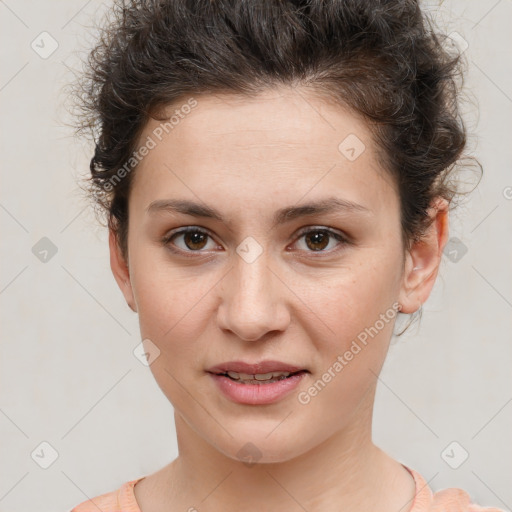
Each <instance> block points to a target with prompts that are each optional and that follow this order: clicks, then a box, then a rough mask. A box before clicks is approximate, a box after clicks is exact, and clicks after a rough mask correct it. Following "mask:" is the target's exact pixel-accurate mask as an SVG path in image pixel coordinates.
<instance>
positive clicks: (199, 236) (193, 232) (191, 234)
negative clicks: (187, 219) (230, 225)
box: [162, 228, 216, 253]
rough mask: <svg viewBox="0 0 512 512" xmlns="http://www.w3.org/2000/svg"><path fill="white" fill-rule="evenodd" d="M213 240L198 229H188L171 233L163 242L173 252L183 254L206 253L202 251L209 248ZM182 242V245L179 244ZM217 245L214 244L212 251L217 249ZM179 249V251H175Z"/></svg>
mask: <svg viewBox="0 0 512 512" xmlns="http://www.w3.org/2000/svg"><path fill="white" fill-rule="evenodd" d="M209 239H211V236H210V235H209V234H208V233H207V232H205V231H203V230H201V229H198V228H186V229H181V230H180V231H177V232H174V233H171V234H169V235H167V236H165V237H164V238H163V240H162V242H163V244H164V245H166V246H168V247H169V249H171V250H172V251H181V252H189V253H190V252H204V251H202V249H205V248H207V247H206V246H207V245H208V240H209ZM180 240H182V242H181V243H178V242H179V241H180ZM215 247H216V245H215V244H213V247H210V248H211V249H213V248H215ZM175 248H177V249H175Z"/></svg>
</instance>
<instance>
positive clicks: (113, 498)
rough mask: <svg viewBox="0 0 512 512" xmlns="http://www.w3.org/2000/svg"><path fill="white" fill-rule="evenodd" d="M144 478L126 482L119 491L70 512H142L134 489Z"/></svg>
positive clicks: (84, 503)
mask: <svg viewBox="0 0 512 512" xmlns="http://www.w3.org/2000/svg"><path fill="white" fill-rule="evenodd" d="M143 478H144V477H140V478H137V479H135V480H130V481H129V482H125V483H124V484H123V485H121V487H119V489H116V490H115V491H110V492H107V493H105V494H100V495H99V496H96V497H95V498H91V499H88V500H87V501H83V502H82V503H80V504H78V505H77V506H76V507H74V508H73V509H72V510H71V511H70V512H98V510H101V512H141V510H140V508H139V506H138V504H137V501H136V500H135V494H134V491H133V488H134V486H135V484H136V483H137V482H138V481H139V480H142V479H143Z"/></svg>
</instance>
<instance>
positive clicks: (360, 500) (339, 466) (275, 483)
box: [166, 389, 414, 512]
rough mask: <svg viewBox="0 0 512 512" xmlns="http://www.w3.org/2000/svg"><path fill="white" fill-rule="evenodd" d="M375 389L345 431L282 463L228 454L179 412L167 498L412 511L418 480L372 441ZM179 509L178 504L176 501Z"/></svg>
mask: <svg viewBox="0 0 512 512" xmlns="http://www.w3.org/2000/svg"><path fill="white" fill-rule="evenodd" d="M374 393H375V390H374V389H373V390H370V391H369V393H368V395H367V397H366V399H365V400H364V403H362V404H361V407H360V408H359V410H358V411H357V413H356V414H355V415H354V418H353V421H351V422H350V423H349V424H348V425H347V426H346V427H345V428H344V429H343V430H340V431H338V432H336V433H334V434H333V435H332V436H331V437H329V438H328V439H326V440H325V441H324V442H322V443H320V444H319V445H317V446H315V447H314V448H313V449H311V450H309V451H307V452H306V453H303V454H302V455H299V456H297V457H294V458H293V459H291V460H288V461H285V462H279V463H265V464H257V463H256V464H253V465H252V466H250V467H249V466H248V465H247V464H245V463H243V462H241V461H237V460H233V459H232V458H230V457H227V456H226V455H224V454H223V453H221V452H220V451H219V450H217V449H215V448H214V447H213V446H212V445H211V444H209V443H207V442H206V441H205V440H204V439H203V438H202V437H200V436H199V435H198V434H197V433H196V432H195V431H194V430H193V429H191V428H190V426H189V425H188V424H187V423H186V422H185V421H184V420H183V418H182V417H181V415H180V414H179V413H178V412H175V421H176V433H177V437H178V446H179V457H178V458H177V459H175V460H174V461H173V463H172V464H170V465H169V466H168V467H167V475H166V482H167V484H166V487H167V491H166V492H168V493H170V494H171V495H172V496H169V494H167V499H166V502H167V503H168V504H169V503H179V504H180V505H181V507H182V510H189V509H190V510H194V508H198V509H199V508H200V509H201V510H208V511H212V512H214V511H215V512H216V511H221V510H235V509H236V510H244V511H246V512H256V511H258V512H259V511H261V510H262V509H264V510H279V509H285V510H286V509H296V510H307V511H309V512H313V511H316V510H322V511H330V510H332V511H335V510H336V511H339V510H340V505H342V506H343V507H342V508H343V510H344V511H354V512H359V511H361V512H362V511H363V510H371V509H378V510H381V511H387V510H394V511H396V510H401V512H406V511H407V510H408V507H407V502H408V500H410V499H412V498H413V496H414V482H413V480H412V477H411V476H410V475H409V473H408V472H407V470H405V468H403V466H402V465H401V464H399V463H398V462H396V461H394V460H393V459H391V458H390V457H389V456H388V455H387V454H385V453H384V452H383V451H382V450H380V449H379V448H378V447H376V446H375V445H374V444H373V442H372V440H371V424H372V408H373V398H374ZM177 509H178V508H177Z"/></svg>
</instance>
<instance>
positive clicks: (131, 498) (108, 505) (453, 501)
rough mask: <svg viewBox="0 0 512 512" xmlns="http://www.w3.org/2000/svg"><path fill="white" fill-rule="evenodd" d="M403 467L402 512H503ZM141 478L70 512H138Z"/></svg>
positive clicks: (139, 511) (459, 490) (85, 502)
mask: <svg viewBox="0 0 512 512" xmlns="http://www.w3.org/2000/svg"><path fill="white" fill-rule="evenodd" d="M404 467H405V468H406V469H407V470H408V471H409V472H410V473H411V475H412V476H413V478H414V482H415V483H416V494H415V496H414V500H413V501H412V503H411V505H410V508H409V509H407V508H405V505H404V508H403V512H505V511H504V510H502V509H499V508H494V507H481V506H478V505H475V504H474V503H471V499H470V497H469V494H468V493H467V492H466V491H463V490H462V489H457V488H450V489H443V490H441V491H438V492H436V493H433V492H432V491H431V489H430V488H429V486H428V485H427V483H426V482H425V480H424V478H423V477H422V476H421V475H420V474H419V473H418V472H416V471H414V470H413V469H410V468H408V467H407V466H405V465H404ZM143 478H145V477H143V476H142V477H140V478H137V479H135V480H131V481H129V482H126V483H124V484H123V485H122V486H121V487H120V488H119V489H118V490H117V491H112V492H109V493H106V494H102V495H100V496H97V497H96V498H93V499H92V501H93V503H92V502H91V500H88V501H84V502H83V503H81V504H79V505H77V506H76V507H75V508H74V509H73V510H71V512H98V510H101V512H142V511H141V510H140V508H139V505H138V504H137V501H136V500H135V494H134V491H133V488H134V487H135V484H136V483H137V482H139V481H140V480H142V479H143Z"/></svg>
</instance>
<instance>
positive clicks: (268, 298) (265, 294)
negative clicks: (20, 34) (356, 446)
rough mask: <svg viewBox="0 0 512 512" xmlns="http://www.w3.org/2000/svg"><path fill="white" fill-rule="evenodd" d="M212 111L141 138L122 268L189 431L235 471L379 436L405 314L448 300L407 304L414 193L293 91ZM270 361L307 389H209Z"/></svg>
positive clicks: (413, 299) (348, 119) (313, 100)
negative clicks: (406, 237)
mask: <svg viewBox="0 0 512 512" xmlns="http://www.w3.org/2000/svg"><path fill="white" fill-rule="evenodd" d="M195 99H196V101H197V104H195V103H194V105H195V106H194V107H193V108H190V109H189V108H188V107H184V108H180V107H181V105H176V106H173V111H169V115H171V114H172V112H174V111H175V110H176V109H178V111H179V113H178V115H176V117H175V118H174V123H173V124H172V125H171V124H168V125H167V126H166V127H165V129H162V125H161V122H160V121H154V120H152V121H151V122H149V123H148V124H147V126H146V127H145V130H144V133H143V134H142V135H141V137H140V140H139V142H140V145H141V146H142V145H146V146H147V147H148V151H147V154H146V156H144V157H143V158H142V161H141V162H140V163H139V165H138V167H137V170H136V174H135V179H134V182H133V188H132V193H131V196H130V203H129V234H128V255H129V258H128V259H129V264H128V267H126V268H123V262H122V261H121V260H120V257H119V252H118V250H117V248H116V247H114V243H113V238H112V237H111V251H112V252H111V254H112V268H113V270H114V274H115V275H116V279H117V280H118V283H119V285H120V287H121V289H122V290H123V293H124V294H125V297H126V299H127V301H128V302H129V303H130V304H131V305H132V307H133V308H134V309H135V310H136V311H137V312H138V314H139V319H140V329H141V335H142V339H144V340H146V341H145V342H144V343H145V348H146V349H147V351H148V352H149V353H150V354H151V355H150V362H151V359H152V358H154V360H153V361H152V362H151V365H150V368H151V371H152V372H153V374H154V376H155V379H156V381H157V383H158V385H159V386H160V388H161V389H162V391H163V392H164V394H165V395H166V397H167V398H168V399H169V401H170V402H171V403H172V404H173V406H174V408H175V412H176V414H177V415H179V417H180V420H183V421H184V422H185V423H186V424H187V425H188V428H190V429H191V430H192V431H194V432H195V435H198V436H200V438H202V439H203V440H204V441H206V442H207V443H208V444H209V445H211V446H212V447H215V448H216V449H217V450H219V451H220V452H222V453H224V454H225V455H227V456H228V457H231V458H233V459H237V458H238V459H239V458H247V457H250V453H249V452H251V450H253V451H254V452H255V454H254V455H253V458H254V459H259V461H260V462H278V461H285V460H289V459H291V458H292V457H295V456H298V455H300V454H303V453H305V452H306V451H308V450H310V449H312V448H314V447H315V446H317V445H319V444H320V443H322V442H324V441H326V440H327V439H328V438H331V437H332V436H333V435H335V434H340V433H342V432H344V431H347V430H349V429H351V427H353V426H354V425H357V424H360V425H361V424H363V423H364V422H365V421H366V420H364V421H363V420H362V418H363V417H364V418H366V419H368V418H369V416H368V411H369V410H370V409H371V405H372V403H371V402H372V400H368V397H369V396H371V393H368V392H369V391H371V390H372V389H374V386H375V381H376V375H377V374H378V373H379V371H380V369H381V366H382V364H383V362H384V358H385V355H386V352H387V349H388V345H389V341H390V338H391V335H392V331H393V325H394V321H395V317H396V314H397V303H398V302H399V303H400V304H401V305H402V311H404V310H405V312H412V311H414V310H416V309H417V307H418V306H419V305H420V303H421V301H420V296H421V294H422V293H423V297H422V299H425V298H426V297H425V296H424V295H425V294H428V291H429V289H430V288H428V286H430V285H431V284H432V283H430V284H429V285H428V286H427V288H428V289H427V288H424V289H422V290H423V291H422V292H420V291H419V290H420V288H419V287H418V289H417V290H415V292H414V293H413V294H411V292H410V290H409V288H407V286H409V285H410V283H411V279H412V277H411V276H412V274H413V271H412V270H411V269H412V266H413V265H414V264H417V262H416V263H415V262H414V261H412V260H411V261H409V259H410V253H404V250H403V247H402V243H401V232H400V205H399V198H398V195H397V190H396V188H395V186H394V183H393V182H392V180H391V179H390V177H389V175H388V174H387V173H386V172H385V171H384V170H383V169H382V167H380V166H379V163H378V159H377V155H376V148H375V145H374V143H373V142H372V140H371V137H370V132H369V131H368V129H367V127H366V126H365V124H364V123H363V122H362V121H361V120H360V119H358V118H356V117H355V116H354V115H352V114H351V113H349V112H347V111H345V110H343V109H341V108H338V107H334V106H332V105H328V104H327V103H324V102H323V101H322V100H321V99H319V98H318V97H313V96H311V95H308V94H307V93H306V92H304V91H301V92H300V94H299V91H296V90H293V89H284V88H283V89H279V90H274V91H268V92H266V93H264V94H261V95H260V96H259V97H258V98H257V99H247V98H241V97H238V96H227V95H222V96H196V98H195ZM183 104H187V103H186V100H185V101H184V102H183ZM187 105H188V104H187ZM177 120H178V121H177ZM148 137H149V138H148ZM151 141H152V142H151ZM143 152H144V153H146V151H143ZM134 172H135V171H134ZM171 201H172V202H176V201H180V202H182V203H181V206H182V207H185V206H186V207H187V208H189V213H184V212H183V211H178V210H176V209H173V208H172V207H171V205H170V202H171ZM166 202H167V203H168V204H167V207H166V206H165V203H166ZM185 202H187V204H185ZM336 202H337V203H336ZM192 203H193V204H194V205H197V206H195V208H191V206H192ZM322 204H324V205H326V206H327V207H328V208H326V209H325V211H322V210H320V209H319V211H315V208H314V206H315V205H316V206H318V205H322ZM305 205H311V206H312V208H310V209H303V210H298V208H303V207H304V206H305ZM187 208H185V209H187ZM194 209H195V212H194ZM206 209H207V211H209V212H210V213H211V212H215V216H213V215H206V211H205V210H206ZM216 216H218V217H219V218H216ZM189 227H193V228H194V229H195V230H196V232H195V233H194V232H192V233H188V234H187V233H185V234H184V233H183V232H182V230H183V229H184V228H189ZM173 235H174V236H173ZM165 237H167V241H164V239H165ZM337 237H338V238H337ZM423 256H425V255H424V254H423ZM407 283H409V284H407ZM422 286H424V287H425V286H426V285H425V284H423V285H422ZM407 309H410V311H407ZM148 340H150V341H148ZM267 360H272V361H279V362H281V363H283V364H284V365H293V366H295V367H297V368H299V369H304V370H307V371H306V373H302V374H301V375H302V376H301V377H299V378H297V377H295V378H294V379H291V380H290V379H286V380H285V382H286V384H284V386H287V387H286V389H287V390H288V391H287V392H286V393H284V394H282V395H280V396H274V395H272V393H274V391H273V390H274V389H277V388H278V387H279V386H282V385H283V381H281V382H280V383H279V384H277V385H274V384H259V385H258V384H249V383H240V382H238V383H237V382H235V381H233V380H231V378H230V377H218V376H217V377H215V376H214V375H213V374H212V373H209V372H208V370H209V369H211V368H212V367H214V366H216V365H221V367H222V366H223V363H226V362H232V361H243V362H246V363H249V364H252V363H259V362H261V361H267ZM255 373H256V372H255ZM292 381H293V382H292ZM219 382H223V386H219ZM292 384H293V385H292ZM242 386H244V388H241V387H242ZM256 386H259V387H261V386H268V388H267V389H266V390H264V393H263V394H262V396H261V397H260V398H259V401H258V399H257V398H254V390H255V387H256ZM221 388H222V389H225V388H229V389H235V393H238V394H236V397H238V398H236V397H233V396H231V395H229V392H228V394H226V393H225V392H224V391H222V390H221ZM280 389H282V388H280ZM236 390H238V391H236ZM269 390H270V391H269ZM315 390H316V391H315ZM277 392H278V391H275V393H277ZM270 395H272V396H270ZM242 396H245V398H243V397H242ZM241 397H242V398H241ZM185 423H184V424H185ZM248 443H251V445H249V444H248ZM252 445H254V447H256V449H255V448H254V447H253V446H252ZM246 452H247V453H246Z"/></svg>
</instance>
